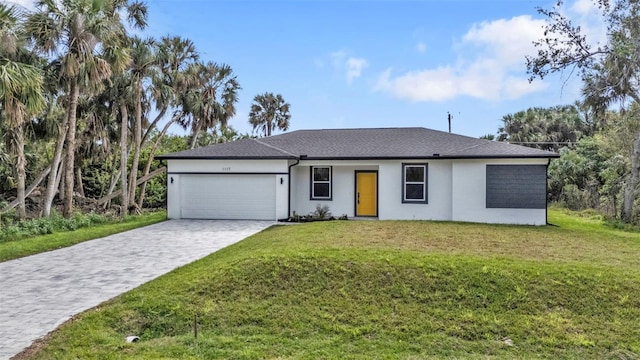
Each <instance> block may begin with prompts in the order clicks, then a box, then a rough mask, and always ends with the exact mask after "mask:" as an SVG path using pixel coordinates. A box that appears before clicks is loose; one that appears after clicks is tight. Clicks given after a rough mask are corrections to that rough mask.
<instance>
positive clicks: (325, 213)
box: [311, 204, 331, 220]
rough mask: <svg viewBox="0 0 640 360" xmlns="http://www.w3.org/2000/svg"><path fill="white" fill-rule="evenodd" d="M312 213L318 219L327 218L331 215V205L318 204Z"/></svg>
mask: <svg viewBox="0 0 640 360" xmlns="http://www.w3.org/2000/svg"><path fill="white" fill-rule="evenodd" d="M311 215H312V216H313V218H314V219H316V220H327V219H328V218H330V217H331V211H329V206H327V205H323V206H320V204H318V205H317V206H316V210H315V211H314V212H313V213H312V214H311Z"/></svg>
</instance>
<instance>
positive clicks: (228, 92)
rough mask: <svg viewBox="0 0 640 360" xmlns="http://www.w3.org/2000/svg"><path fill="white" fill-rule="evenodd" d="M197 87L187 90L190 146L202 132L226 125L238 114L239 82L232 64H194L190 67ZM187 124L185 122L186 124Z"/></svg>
mask: <svg viewBox="0 0 640 360" xmlns="http://www.w3.org/2000/svg"><path fill="white" fill-rule="evenodd" d="M190 70H191V71H192V76H193V79H194V80H195V84H194V85H195V86H194V87H193V88H192V89H191V90H189V91H188V92H187V96H186V102H185V105H186V106H187V112H188V113H189V114H190V115H191V146H190V147H191V148H192V149H193V148H194V147H195V146H196V143H197V141H198V136H199V135H200V132H201V131H205V132H206V131H207V130H209V129H213V128H215V127H216V125H218V124H220V126H221V127H225V126H227V121H228V119H229V118H231V117H233V116H234V115H235V113H236V108H235V103H236V102H237V101H238V96H237V93H238V90H239V89H240V84H239V83H238V81H237V79H236V76H235V75H233V70H232V69H231V67H230V66H229V65H225V64H222V65H218V64H215V63H211V62H209V63H207V64H201V63H196V64H194V65H193V66H192V67H191V69H190ZM183 125H184V124H183Z"/></svg>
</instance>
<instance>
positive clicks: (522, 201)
mask: <svg viewBox="0 0 640 360" xmlns="http://www.w3.org/2000/svg"><path fill="white" fill-rule="evenodd" d="M546 207H547V167H546V166H545V165H487V208H510V209H514V208H518V209H544V208H546Z"/></svg>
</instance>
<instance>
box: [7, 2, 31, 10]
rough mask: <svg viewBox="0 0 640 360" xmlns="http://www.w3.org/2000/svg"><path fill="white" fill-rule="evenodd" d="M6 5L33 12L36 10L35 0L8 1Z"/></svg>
mask: <svg viewBox="0 0 640 360" xmlns="http://www.w3.org/2000/svg"><path fill="white" fill-rule="evenodd" d="M7 2H8V3H14V4H18V5H20V6H22V7H24V8H27V9H29V10H34V9H35V8H36V2H35V0H8V1H7Z"/></svg>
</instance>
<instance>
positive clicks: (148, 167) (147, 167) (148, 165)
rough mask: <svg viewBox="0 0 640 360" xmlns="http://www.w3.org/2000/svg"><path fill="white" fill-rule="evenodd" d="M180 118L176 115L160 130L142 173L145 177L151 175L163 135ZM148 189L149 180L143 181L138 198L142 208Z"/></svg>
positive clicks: (139, 205) (139, 206)
mask: <svg viewBox="0 0 640 360" xmlns="http://www.w3.org/2000/svg"><path fill="white" fill-rule="evenodd" d="M178 118H179V116H174V117H173V119H171V120H170V121H169V122H167V123H166V124H165V126H164V128H162V131H161V132H160V134H159V135H158V138H157V139H156V141H155V142H154V143H153V146H152V147H151V151H149V158H148V159H147V163H146V164H145V166H144V173H143V175H142V177H145V176H147V175H149V171H150V170H151V163H152V162H153V158H154V157H155V154H156V150H157V149H158V145H159V144H160V141H161V140H162V137H163V136H164V134H166V133H167V130H169V127H170V126H171V125H172V124H173V123H174V122H175V121H176V120H177V119H178ZM146 191H147V182H146V181H145V182H143V183H142V186H141V187H140V197H139V198H138V208H140V209H142V205H143V204H144V196H145V192H146Z"/></svg>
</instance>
